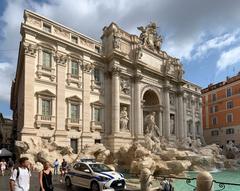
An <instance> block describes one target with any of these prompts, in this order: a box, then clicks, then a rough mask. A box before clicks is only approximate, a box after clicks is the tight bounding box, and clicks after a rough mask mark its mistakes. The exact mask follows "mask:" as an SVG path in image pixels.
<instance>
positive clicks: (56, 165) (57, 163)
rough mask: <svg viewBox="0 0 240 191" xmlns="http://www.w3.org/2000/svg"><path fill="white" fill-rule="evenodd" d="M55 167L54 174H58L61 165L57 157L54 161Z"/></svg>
mask: <svg viewBox="0 0 240 191" xmlns="http://www.w3.org/2000/svg"><path fill="white" fill-rule="evenodd" d="M53 167H54V172H53V174H54V175H58V167H59V162H58V159H56V160H55V161H54V163H53Z"/></svg>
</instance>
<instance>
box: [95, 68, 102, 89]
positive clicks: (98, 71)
mask: <svg viewBox="0 0 240 191" xmlns="http://www.w3.org/2000/svg"><path fill="white" fill-rule="evenodd" d="M94 81H95V84H97V85H100V84H101V80H100V70H99V69H98V68H94Z"/></svg>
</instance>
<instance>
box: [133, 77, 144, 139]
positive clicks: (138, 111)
mask: <svg viewBox="0 0 240 191" xmlns="http://www.w3.org/2000/svg"><path fill="white" fill-rule="evenodd" d="M142 78H143V76H142V75H141V74H137V75H135V76H134V83H135V89H134V90H135V91H134V92H135V96H134V98H135V99H134V101H135V107H134V111H135V125H134V132H135V136H136V137H139V136H142V135H143V127H142V123H141V120H142V118H143V116H142V108H141V92H140V83H139V82H140V81H141V80H142Z"/></svg>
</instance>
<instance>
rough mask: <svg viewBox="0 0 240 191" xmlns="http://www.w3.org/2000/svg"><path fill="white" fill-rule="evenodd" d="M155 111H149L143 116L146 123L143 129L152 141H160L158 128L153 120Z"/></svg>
mask: <svg viewBox="0 0 240 191" xmlns="http://www.w3.org/2000/svg"><path fill="white" fill-rule="evenodd" d="M155 115H156V113H155V112H151V113H149V114H148V115H147V116H146V117H145V120H144V121H145V123H146V129H145V135H146V136H149V137H151V139H152V140H153V141H156V142H158V143H159V142H160V132H159V128H158V126H157V125H156V122H155Z"/></svg>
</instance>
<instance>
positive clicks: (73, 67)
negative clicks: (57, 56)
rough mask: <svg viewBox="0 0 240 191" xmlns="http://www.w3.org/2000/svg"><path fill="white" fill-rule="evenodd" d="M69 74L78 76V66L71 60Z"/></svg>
mask: <svg viewBox="0 0 240 191" xmlns="http://www.w3.org/2000/svg"><path fill="white" fill-rule="evenodd" d="M71 74H72V75H73V76H75V77H78V76H79V66H78V63H77V62H76V61H72V62H71Z"/></svg>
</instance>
